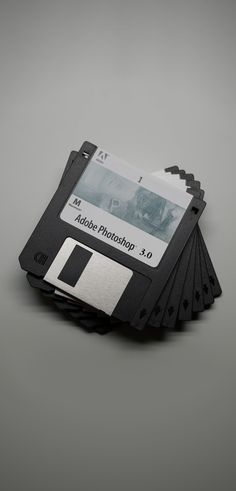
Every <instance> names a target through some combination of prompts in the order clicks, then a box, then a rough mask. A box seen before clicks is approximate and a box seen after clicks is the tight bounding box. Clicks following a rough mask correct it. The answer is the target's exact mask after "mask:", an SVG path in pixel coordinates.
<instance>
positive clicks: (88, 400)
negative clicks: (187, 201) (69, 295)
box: [0, 0, 236, 491]
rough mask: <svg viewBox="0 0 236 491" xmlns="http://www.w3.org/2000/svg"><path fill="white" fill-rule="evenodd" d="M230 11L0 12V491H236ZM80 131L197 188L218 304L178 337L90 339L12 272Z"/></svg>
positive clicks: (227, 5)
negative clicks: (173, 171) (177, 166)
mask: <svg viewBox="0 0 236 491" xmlns="http://www.w3.org/2000/svg"><path fill="white" fill-rule="evenodd" d="M235 7H236V4H235V2H234V1H233V0H232V1H223V0H222V1H220V2H219V1H213V0H212V1H195V2H193V1H173V2H170V1H166V0H165V1H164V0H163V1H161V2H160V1H154V0H153V1H145V2H140V1H137V2H135V1H132V2H129V1H117V2H114V1H107V2H105V1H103V2H100V1H94V2H90V1H86V2H85V1H84V2H79V1H69V2H66V1H64V2H61V1H56V0H55V1H39V2H36V1H11V0H9V1H5V2H3V1H2V2H1V15H0V18H1V21H0V22H1V26H0V38H1V39H0V50H1V99H2V100H1V184H2V185H1V207H0V213H1V256H0V260H1V265H0V272H1V273H0V274H1V276H0V281H1V292H0V320H1V327H0V350H1V356H0V363H1V369H0V379H1V393H0V394H1V403H0V411H1V419H0V421H1V433H0V434H1V459H0V465H1V467H2V469H1V472H0V483H1V486H0V487H1V491H15V490H17V491H21V490H22V491H38V490H39V491H42V490H43V491H49V490H50V491H52V490H56V491H61V490H63V491H64V490H66V491H74V490H76V491H77V490H80V491H87V490H88V491H95V490H96V491H97V490H102V491H111V490H112V491H116V490H117V491H120V490H125V491H126V490H127V491H131V490H135V491H143V490H148V491H156V490H157V489H158V490H160V491H172V490H173V491H176V490H181V491H182V490H191V491H195V490H196V491H198V490H199V489H201V490H202V491H203V490H204V491H205V490H206V491H209V490H214V491H221V490H222V491H223V490H227V491H231V490H232V491H233V490H234V489H235V486H236V479H235V462H234V460H235V442H236V439H235V367H236V357H235V341H236V328H235V284H234V283H235V277H234V274H235V265H234V253H235V246H236V244H235V214H234V212H235V168H236V166H235V114H236V112H235V75H236V69H235V40H236V39H235V38H236V29H235V20H236V9H235ZM84 139H89V140H91V141H94V142H95V143H97V144H99V145H101V146H103V147H104V148H106V149H107V150H109V151H111V152H112V153H115V154H117V155H119V156H121V157H123V158H125V159H127V160H128V161H130V162H131V163H134V164H135V165H137V166H140V167H143V166H146V168H147V170H150V171H154V170H155V169H157V168H161V167H163V166H166V165H167V164H169V163H173V162H175V161H182V162H183V166H184V167H185V168H186V169H188V170H190V171H193V172H194V174H195V175H196V176H199V178H200V179H201V180H202V183H203V187H205V188H206V189H207V195H206V197H207V201H208V206H207V208H206V211H205V213H204V217H203V218H202V220H201V227H202V229H203V232H204V236H205V238H206V242H207V244H208V246H209V249H210V251H211V254H212V257H213V260H214V263H215V265H216V267H217V271H218V273H219V277H220V279H221V283H222V287H223V290H224V296H223V297H222V298H221V299H220V300H218V301H217V302H216V304H215V307H214V308H213V309H212V310H211V311H207V312H205V313H204V314H203V315H201V317H200V320H199V321H195V322H190V323H188V330H187V332H186V333H182V334H178V335H173V336H172V337H171V338H170V339H169V340H168V341H167V342H163V343H160V342H158V341H157V340H152V341H150V342H146V343H142V342H138V341H136V342H135V341H134V340H132V339H127V338H125V337H122V336H118V335H116V334H111V335H108V336H105V337H99V336H98V335H89V334H86V333H85V332H84V331H82V330H80V329H76V328H75V327H74V326H73V324H71V323H68V322H67V321H66V320H64V318H63V317H61V316H60V315H59V313H57V312H55V311H53V309H50V308H49V307H46V306H44V305H41V304H40V303H39V302H38V299H37V296H36V295H35V293H34V292H33V291H32V290H31V289H30V288H29V287H28V286H27V284H26V281H25V279H24V274H23V273H22V272H21V271H20V269H19V265H18V262H17V256H18V253H19V252H20V251H21V249H22V247H23V246H24V244H25V241H26V239H27V238H28V236H29V234H30V233H31V231H32V228H33V227H34V225H35V223H36V221H37V220H38V218H39V217H40V215H41V213H42V211H43V209H44V207H45V206H46V204H47V202H48V200H49V199H50V197H51V194H52V192H53V191H54V189H55V187H56V185H57V182H58V179H59V177H60V174H61V172H62V170H63V166H64V164H65V162H66V159H67V156H68V153H69V151H70V150H71V149H78V148H79V146H80V144H81V143H82V142H83V140H84Z"/></svg>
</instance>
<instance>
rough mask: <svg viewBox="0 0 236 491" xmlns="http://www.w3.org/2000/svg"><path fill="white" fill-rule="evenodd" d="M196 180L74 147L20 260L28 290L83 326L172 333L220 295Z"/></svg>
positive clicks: (86, 146)
mask: <svg viewBox="0 0 236 491" xmlns="http://www.w3.org/2000/svg"><path fill="white" fill-rule="evenodd" d="M203 198H204V191H203V190H202V189H201V185H200V182H199V181H196V180H195V179H194V176H193V174H189V173H187V172H185V171H184V170H182V169H179V167H178V166H176V165H175V166H173V167H169V168H167V169H164V170H160V171H157V172H154V173H153V174H147V173H145V172H142V171H140V170H138V169H137V168H136V167H133V166H131V165H130V164H128V163H127V162H124V161H123V160H121V159H118V158H117V157H115V156H113V155H111V154H110V153H108V152H106V151H104V150H102V149H101V148H98V147H97V146H96V145H93V144H92V143H89V142H85V143H83V145H82V147H81V149H80V150H79V151H78V152H75V151H73V152H71V154H70V156H69V159H68V162H67V165H66V168H65V170H64V173H63V176H62V179H61V182H60V184H59V186H58V188H57V190H56V192H55V194H54V196H53V198H52V200H51V202H50V203H49V205H48V207H47V209H46V211H45V213H44V214H43V216H42V218H41V219H40V221H39V223H38V225H37V226H36V228H35V230H34V232H33V234H32V235H31V237H30V239H29V240H28V242H27V244H26V246H25V248H24V249H23V251H22V253H21V255H20V264H21V267H22V269H24V270H25V271H27V278H28V281H29V283H30V285H31V286H32V287H34V288H37V289H38V290H40V291H41V292H42V293H43V294H44V295H45V296H47V297H48V298H50V299H51V300H52V301H53V302H54V304H56V306H57V307H58V308H59V309H61V310H62V311H64V312H66V313H67V314H69V315H70V316H71V317H73V318H74V319H75V320H76V321H77V322H78V324H79V325H80V326H82V327H85V328H86V329H87V330H91V331H96V332H100V333H105V332H107V331H109V330H111V329H113V328H117V329H118V328H119V327H120V326H122V328H125V327H126V326H127V327H128V326H132V327H133V328H136V329H139V330H141V329H144V328H145V326H148V327H149V328H153V329H155V328H157V329H158V328H160V327H166V328H170V329H171V328H174V327H175V326H176V324H177V325H179V321H187V320H191V319H192V318H193V317H194V316H195V313H198V312H202V311H203V310H204V309H205V308H207V307H208V306H210V305H211V304H212V303H213V302H214V299H215V297H217V296H219V295H220V294H221V288H220V284H219V281H218V279H217V276H216V273H215V270H214V267H213V265H212V261H211V259H210V256H209V253H208V251H207V247H206V244H205V242H204V239H203V236H202V234H201V231H200V228H199V225H198V220H199V218H200V216H201V214H202V212H203V210H204V208H205V205H206V203H205V202H204V200H203Z"/></svg>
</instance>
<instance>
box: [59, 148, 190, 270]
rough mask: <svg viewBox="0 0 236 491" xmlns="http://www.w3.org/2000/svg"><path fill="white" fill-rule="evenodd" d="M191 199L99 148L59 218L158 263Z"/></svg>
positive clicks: (147, 260) (134, 254) (115, 245)
mask: <svg viewBox="0 0 236 491" xmlns="http://www.w3.org/2000/svg"><path fill="white" fill-rule="evenodd" d="M127 176H128V177H127ZM160 189H161V194H160ZM190 199H191V198H190V197H189V196H188V195H187V193H183V192H182V191H180V190H178V191H176V190H175V191H174V190H173V186H169V187H167V185H166V188H164V190H163V181H162V187H161V188H160V187H159V188H158V181H157V180H155V179H153V178H150V176H140V173H139V171H138V169H136V168H133V167H132V166H130V165H128V164H126V163H124V162H123V161H119V160H118V159H117V158H115V159H114V160H112V158H111V156H110V155H109V154H107V153H106V152H104V151H102V150H100V149H98V150H97V151H96V153H95V156H94V157H93V158H92V160H91V161H90V162H89V164H88V166H87V167H86V169H85V171H84V172H83V174H82V176H81V177H80V179H79V181H78V183H77V185H76V187H75V188H74V190H73V193H72V194H71V196H70V197H69V199H68V201H67V203H66V205H65V207H64V208H63V210H62V212H61V214H60V218H61V219H62V220H64V221H66V222H68V223H70V224H71V225H74V226H75V227H77V228H79V229H81V230H83V231H85V232H87V233H88V234H90V235H93V236H94V237H96V238H98V239H100V240H102V241H104V242H106V243H108V244H110V245H111V246H113V247H116V248H117V249H120V250H121V251H122V252H125V253H126V254H129V255H130V256H132V257H134V258H136V259H138V260H139V261H142V262H144V263H146V264H148V265H149V266H151V267H156V266H157V265H158V264H159V262H160V260H161V258H162V256H163V254H164V252H165V250H166V248H167V246H168V243H169V242H170V240H171V238H172V236H173V234H174V232H175V230H176V228H177V227H178V225H179V223H180V221H181V219H182V217H183V215H184V213H185V210H186V208H187V206H188V204H189V201H190Z"/></svg>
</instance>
